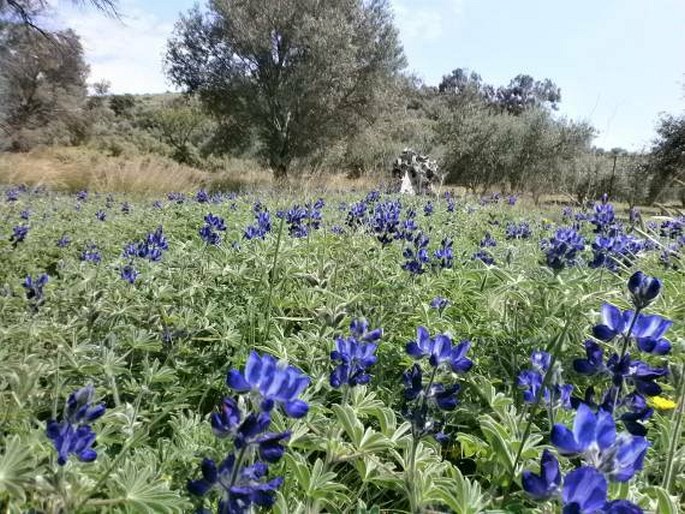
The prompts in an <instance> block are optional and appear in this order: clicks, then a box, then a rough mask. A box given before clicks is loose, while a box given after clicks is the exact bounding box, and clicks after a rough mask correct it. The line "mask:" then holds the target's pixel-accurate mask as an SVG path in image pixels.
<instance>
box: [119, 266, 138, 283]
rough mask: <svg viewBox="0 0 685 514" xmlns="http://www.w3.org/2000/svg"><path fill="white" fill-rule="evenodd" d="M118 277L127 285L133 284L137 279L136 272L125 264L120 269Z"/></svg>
mask: <svg viewBox="0 0 685 514" xmlns="http://www.w3.org/2000/svg"><path fill="white" fill-rule="evenodd" d="M120 276H121V278H122V279H123V280H125V281H126V282H128V283H129V284H133V283H134V282H135V281H136V278H138V272H137V271H136V269H135V268H134V267H133V266H132V265H131V264H127V265H126V266H124V267H123V268H121V273H120Z"/></svg>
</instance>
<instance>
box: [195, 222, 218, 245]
mask: <svg viewBox="0 0 685 514" xmlns="http://www.w3.org/2000/svg"><path fill="white" fill-rule="evenodd" d="M198 233H199V234H200V238H202V240H203V241H204V242H205V243H207V244H208V245H213V246H218V245H219V244H220V243H221V236H220V235H219V234H218V233H217V232H215V231H214V229H213V228H212V227H211V225H207V224H205V225H202V227H200V230H199V231H198Z"/></svg>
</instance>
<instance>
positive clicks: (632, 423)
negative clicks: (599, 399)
mask: <svg viewBox="0 0 685 514" xmlns="http://www.w3.org/2000/svg"><path fill="white" fill-rule="evenodd" d="M621 405H622V406H625V407H626V408H627V409H628V410H627V412H624V413H623V414H621V416H620V420H621V421H622V422H623V426H625V427H626V430H627V431H628V432H629V433H630V434H632V435H641V436H644V435H647V428H646V427H645V426H644V425H643V424H642V423H641V422H644V421H647V420H648V419H649V418H651V417H652V414H654V409H652V408H650V407H648V406H647V400H646V399H645V397H644V396H642V395H641V394H640V393H637V392H634V393H630V394H628V395H626V396H625V398H623V400H622V401H621Z"/></svg>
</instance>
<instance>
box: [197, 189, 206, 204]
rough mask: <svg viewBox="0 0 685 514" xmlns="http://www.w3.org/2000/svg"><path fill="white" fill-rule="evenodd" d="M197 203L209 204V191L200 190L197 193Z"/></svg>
mask: <svg viewBox="0 0 685 514" xmlns="http://www.w3.org/2000/svg"><path fill="white" fill-rule="evenodd" d="M195 201H196V202H197V203H207V202H209V194H207V191H205V190H204V189H200V190H199V191H198V192H197V193H195Z"/></svg>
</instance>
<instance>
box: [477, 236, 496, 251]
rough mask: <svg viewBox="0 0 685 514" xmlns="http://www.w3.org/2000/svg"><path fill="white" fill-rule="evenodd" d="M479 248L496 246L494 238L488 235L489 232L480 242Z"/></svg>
mask: <svg viewBox="0 0 685 514" xmlns="http://www.w3.org/2000/svg"><path fill="white" fill-rule="evenodd" d="M479 246H480V247H481V248H488V247H492V246H497V241H495V238H494V237H492V234H490V232H486V233H485V236H484V237H483V239H481V240H480V243H479Z"/></svg>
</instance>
